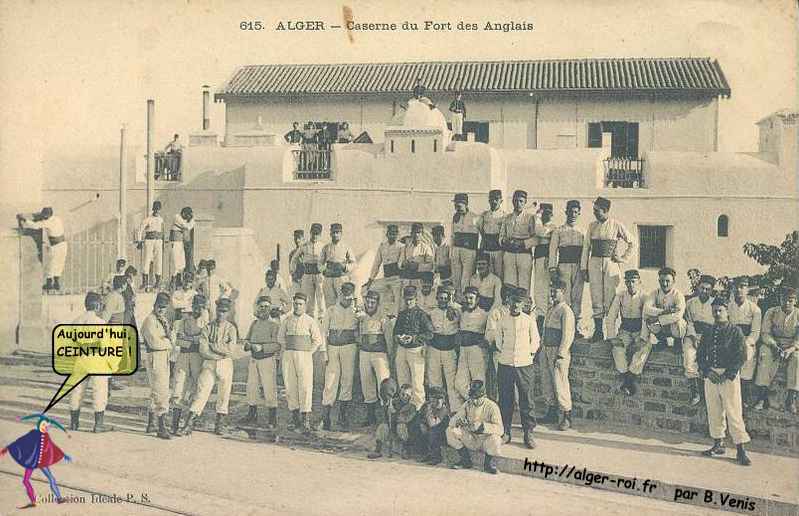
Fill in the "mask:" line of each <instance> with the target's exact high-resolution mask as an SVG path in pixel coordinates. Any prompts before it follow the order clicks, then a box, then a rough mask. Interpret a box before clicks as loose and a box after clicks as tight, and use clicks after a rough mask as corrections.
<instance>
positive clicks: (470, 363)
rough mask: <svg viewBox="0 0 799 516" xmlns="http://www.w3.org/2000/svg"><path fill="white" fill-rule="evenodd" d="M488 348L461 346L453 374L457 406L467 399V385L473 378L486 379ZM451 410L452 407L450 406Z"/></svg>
mask: <svg viewBox="0 0 799 516" xmlns="http://www.w3.org/2000/svg"><path fill="white" fill-rule="evenodd" d="M487 360H488V350H487V349H484V348H481V347H480V346H463V347H461V353H460V356H459V357H458V372H457V373H456V374H455V391H456V392H457V393H458V396H459V397H460V398H459V400H458V401H459V403H458V407H460V406H461V405H463V403H464V402H465V401H466V400H467V399H469V386H470V385H471V383H472V381H473V380H482V381H483V383H485V381H486V361H487ZM450 409H451V410H454V409H452V407H450Z"/></svg>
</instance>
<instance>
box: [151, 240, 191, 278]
mask: <svg viewBox="0 0 799 516" xmlns="http://www.w3.org/2000/svg"><path fill="white" fill-rule="evenodd" d="M151 263H152V264H153V274H155V275H157V276H160V275H161V270H162V269H163V266H164V242H163V241H162V240H161V239H158V240H156V239H154V238H148V239H146V240H145V241H144V263H143V264H142V271H141V272H142V274H150V264H151ZM184 266H185V264H184Z"/></svg>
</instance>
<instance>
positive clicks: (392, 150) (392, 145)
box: [390, 140, 394, 154]
mask: <svg viewBox="0 0 799 516" xmlns="http://www.w3.org/2000/svg"><path fill="white" fill-rule="evenodd" d="M390 147H391V153H392V154H394V140H391V145H390Z"/></svg>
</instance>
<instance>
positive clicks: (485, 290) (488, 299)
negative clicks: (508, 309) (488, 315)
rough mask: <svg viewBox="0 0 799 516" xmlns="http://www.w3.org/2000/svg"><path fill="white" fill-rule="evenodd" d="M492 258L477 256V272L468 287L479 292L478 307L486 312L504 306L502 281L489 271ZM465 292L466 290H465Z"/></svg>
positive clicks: (485, 255) (484, 255)
mask: <svg viewBox="0 0 799 516" xmlns="http://www.w3.org/2000/svg"><path fill="white" fill-rule="evenodd" d="M489 264H490V258H489V256H488V255H487V254H483V253H480V254H478V255H477V272H476V273H475V274H474V275H473V276H472V277H471V278H470V279H469V283H468V284H467V286H468V287H474V288H476V289H477V292H478V301H477V303H478V305H479V306H480V308H482V309H483V310H485V311H486V312H489V311H491V310H492V309H493V308H496V307H498V306H499V305H501V304H502V299H501V296H500V293H501V292H502V280H501V279H499V278H498V277H497V276H495V275H494V274H493V273H492V272H490V271H489ZM464 292H465V290H464Z"/></svg>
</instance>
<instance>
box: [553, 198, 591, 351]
mask: <svg viewBox="0 0 799 516" xmlns="http://www.w3.org/2000/svg"><path fill="white" fill-rule="evenodd" d="M579 217H580V201H577V200H571V201H568V202H567V203H566V223H565V224H563V225H562V226H560V227H558V228H556V229H555V230H554V231H552V237H551V239H550V241H549V274H550V277H555V276H556V275H557V277H558V278H560V280H561V281H562V282H563V283H564V284H565V285H566V291H565V292H564V294H565V296H566V298H565V300H566V304H567V305H569V307H570V308H571V309H572V312H574V321H575V333H574V338H575V339H582V338H585V337H584V336H583V334H582V333H580V314H581V313H582V305H583V289H585V282H584V280H583V275H582V271H581V270H580V263H581V259H580V258H581V256H582V253H583V241H584V240H585V234H584V232H583V229H582V228H580V227H578V226H577V219H578V218H579Z"/></svg>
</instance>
